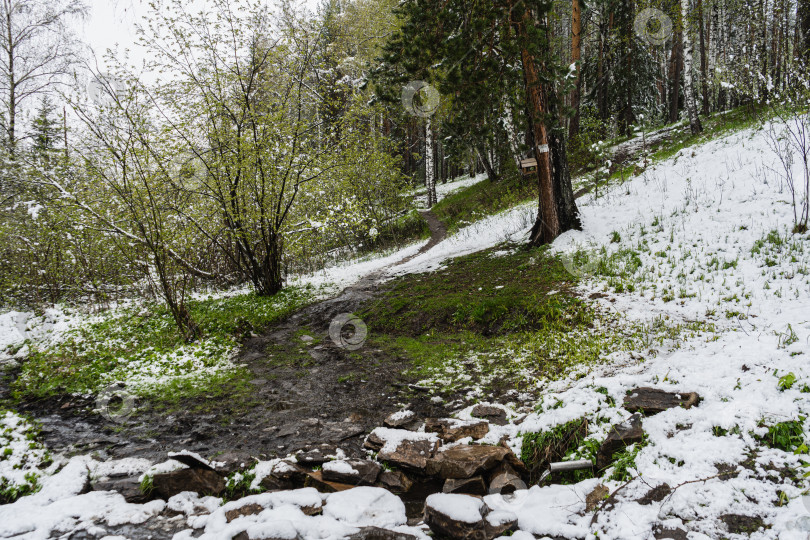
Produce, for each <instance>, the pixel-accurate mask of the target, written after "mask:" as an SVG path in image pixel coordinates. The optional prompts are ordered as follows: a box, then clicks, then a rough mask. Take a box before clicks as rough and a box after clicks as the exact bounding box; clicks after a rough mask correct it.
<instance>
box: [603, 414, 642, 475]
mask: <svg viewBox="0 0 810 540" xmlns="http://www.w3.org/2000/svg"><path fill="white" fill-rule="evenodd" d="M642 440H644V429H643V428H642V425H641V414H639V413H636V414H634V415H633V416H631V417H630V418H629V419H627V420H626V421H624V422H622V423H621V424H616V425H614V426H613V427H611V428H610V432H608V436H607V438H606V439H605V442H603V443H602V446H600V447H599V451H598V452H597V453H596V470H597V471H601V470H604V469H605V468H607V467H608V466H609V465H610V463H611V461H612V460H613V454H614V453H616V451H618V450H621V449H622V448H624V447H625V446H629V445H631V444H635V443H639V442H641V441H642Z"/></svg>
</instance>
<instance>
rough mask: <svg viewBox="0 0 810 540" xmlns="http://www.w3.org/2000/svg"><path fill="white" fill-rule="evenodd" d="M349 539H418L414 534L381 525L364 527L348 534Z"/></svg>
mask: <svg viewBox="0 0 810 540" xmlns="http://www.w3.org/2000/svg"><path fill="white" fill-rule="evenodd" d="M347 540H417V538H416V537H415V536H414V535H412V534H406V533H402V532H397V531H392V530H389V529H383V528H380V527H363V528H362V529H360V531H359V532H356V533H354V534H353V535H351V536H348V537H347Z"/></svg>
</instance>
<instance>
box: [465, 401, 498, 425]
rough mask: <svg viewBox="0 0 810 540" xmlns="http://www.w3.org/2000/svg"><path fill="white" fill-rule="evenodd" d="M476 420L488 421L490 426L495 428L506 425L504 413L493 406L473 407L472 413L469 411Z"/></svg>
mask: <svg viewBox="0 0 810 540" xmlns="http://www.w3.org/2000/svg"><path fill="white" fill-rule="evenodd" d="M470 414H472V415H473V416H474V417H476V418H483V419H484V420H486V421H488V422H489V423H491V424H495V425H496V426H504V425H506V411H505V410H504V409H502V408H501V407H496V406H494V405H480V404H479V405H476V406H475V407H473V409H472V411H470Z"/></svg>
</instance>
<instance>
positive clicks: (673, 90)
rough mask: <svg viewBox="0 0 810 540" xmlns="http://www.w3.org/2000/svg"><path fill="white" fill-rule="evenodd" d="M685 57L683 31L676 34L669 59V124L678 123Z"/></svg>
mask: <svg viewBox="0 0 810 540" xmlns="http://www.w3.org/2000/svg"><path fill="white" fill-rule="evenodd" d="M682 59H683V55H682V54H681V31H680V30H678V31H677V32H676V33H675V37H674V39H673V40H672V53H671V54H670V57H669V123H670V124H673V123H675V122H677V121H678V108H679V102H680V97H681V71H682V69H681V68H682V65H683V62H682Z"/></svg>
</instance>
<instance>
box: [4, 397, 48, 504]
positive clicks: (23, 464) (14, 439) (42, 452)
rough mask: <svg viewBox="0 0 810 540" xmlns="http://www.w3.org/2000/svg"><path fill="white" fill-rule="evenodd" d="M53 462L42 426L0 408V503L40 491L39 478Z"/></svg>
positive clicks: (10, 501) (7, 502) (6, 502)
mask: <svg viewBox="0 0 810 540" xmlns="http://www.w3.org/2000/svg"><path fill="white" fill-rule="evenodd" d="M50 465H51V454H50V452H49V451H48V449H47V448H45V446H44V445H43V444H42V442H41V440H40V427H39V425H38V424H37V423H35V422H33V421H31V420H29V419H27V418H24V417H21V416H20V415H18V414H17V413H15V412H13V411H9V410H6V409H3V408H1V407H0V504H9V503H12V502H14V501H16V500H17V499H19V498H20V497H24V496H26V495H30V494H32V493H36V492H37V491H39V490H40V488H41V487H42V486H41V484H40V483H39V478H40V477H41V476H42V474H43V469H46V468H47V467H49V466H50Z"/></svg>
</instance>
